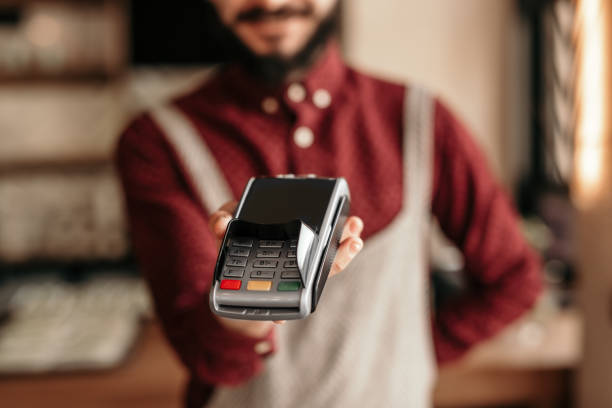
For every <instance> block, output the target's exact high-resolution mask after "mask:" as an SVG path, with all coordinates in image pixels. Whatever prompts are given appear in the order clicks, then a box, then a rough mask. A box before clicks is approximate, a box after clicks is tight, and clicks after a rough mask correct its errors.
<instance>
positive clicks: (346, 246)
mask: <svg viewBox="0 0 612 408" xmlns="http://www.w3.org/2000/svg"><path fill="white" fill-rule="evenodd" d="M361 248H363V241H362V240H361V238H359V237H349V238H347V239H345V240H344V242H342V243H341V244H340V247H339V248H338V253H337V254H336V259H334V264H333V265H332V268H331V271H330V272H329V275H330V276H333V275H336V274H337V273H340V272H342V270H344V268H346V267H347V266H348V264H349V263H350V262H351V261H352V260H353V258H354V257H355V255H357V254H358V253H359V251H361Z"/></svg>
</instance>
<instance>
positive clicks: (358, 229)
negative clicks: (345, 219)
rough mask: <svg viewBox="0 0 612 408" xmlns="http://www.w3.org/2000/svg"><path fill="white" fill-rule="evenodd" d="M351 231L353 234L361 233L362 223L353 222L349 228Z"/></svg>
mask: <svg viewBox="0 0 612 408" xmlns="http://www.w3.org/2000/svg"><path fill="white" fill-rule="evenodd" d="M349 230H350V231H351V233H353V234H359V233H360V232H361V223H360V222H359V221H353V222H351V225H350V226H349Z"/></svg>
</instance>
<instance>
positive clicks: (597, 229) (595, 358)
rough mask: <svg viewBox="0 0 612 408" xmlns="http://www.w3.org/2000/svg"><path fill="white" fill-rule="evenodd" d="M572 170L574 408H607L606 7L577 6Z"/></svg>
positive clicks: (610, 43) (609, 185) (610, 94)
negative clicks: (577, 324) (577, 332)
mask: <svg viewBox="0 0 612 408" xmlns="http://www.w3.org/2000/svg"><path fill="white" fill-rule="evenodd" d="M577 35H578V49H577V50H578V61H579V66H578V82H577V85H578V87H577V93H576V96H577V99H576V102H577V108H578V116H577V118H578V122H577V127H576V145H575V151H576V162H575V172H574V180H573V191H572V198H573V200H574V203H575V205H576V207H577V209H578V237H579V240H578V267H579V270H580V284H579V286H580V300H581V307H582V310H583V312H584V317H585V319H584V323H585V343H584V359H583V362H582V366H581V369H580V372H579V374H580V375H579V379H578V406H580V407H585V408H587V407H610V406H612V387H610V384H612V353H610V347H611V345H612V269H610V265H612V251H611V250H610V245H611V244H612V154H611V152H612V52H611V50H612V2H610V1H608V0H581V1H579V2H578V20H577Z"/></svg>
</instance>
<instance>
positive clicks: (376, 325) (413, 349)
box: [154, 88, 434, 408]
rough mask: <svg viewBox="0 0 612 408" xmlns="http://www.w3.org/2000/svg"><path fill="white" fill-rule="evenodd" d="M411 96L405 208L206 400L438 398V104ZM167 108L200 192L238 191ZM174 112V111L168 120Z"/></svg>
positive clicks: (279, 402)
mask: <svg viewBox="0 0 612 408" xmlns="http://www.w3.org/2000/svg"><path fill="white" fill-rule="evenodd" d="M405 105H406V108H405V111H406V112H405V131H404V143H403V146H404V152H403V157H404V166H403V167H404V173H403V180H404V182H403V185H404V187H403V190H404V192H403V207H402V209H401V211H400V213H399V214H398V215H397V217H396V218H394V220H393V221H392V222H391V224H390V225H388V226H387V227H386V228H385V229H383V230H382V231H380V232H378V233H377V234H375V235H373V236H372V237H370V238H369V239H368V240H367V241H366V242H365V246H364V248H363V250H362V251H361V253H360V254H359V255H358V256H357V257H356V258H355V259H354V260H353V262H352V263H351V264H350V265H349V267H348V268H347V269H346V270H345V271H344V272H343V273H341V274H339V275H337V276H334V277H333V278H331V279H330V280H329V281H328V282H327V285H326V287H325V290H324V293H323V297H322V298H321V301H320V303H319V305H318V307H317V311H316V312H315V313H314V314H312V315H311V316H309V317H308V318H306V319H303V320H298V321H289V322H287V323H286V324H284V325H282V326H278V327H277V328H276V335H277V345H278V351H277V352H276V353H275V354H274V355H273V356H270V357H269V358H267V359H266V362H265V368H264V370H263V371H262V372H261V373H260V374H259V375H257V376H255V377H254V378H252V379H251V380H249V381H247V382H246V383H244V384H242V385H240V386H238V387H217V388H216V389H215V392H214V394H213V397H212V399H211V401H210V402H209V404H207V405H206V407H207V408H210V407H213V408H217V407H231V408H234V407H254V408H259V407H261V408H276V407H278V408H299V407H304V408H319V407H325V408H332V407H338V408H347V407H418V408H420V407H429V406H430V405H431V392H432V385H433V380H434V361H433V353H432V343H431V329H430V320H429V316H430V311H429V296H428V290H429V279H428V272H427V270H428V268H427V259H426V253H427V248H426V243H427V236H426V234H427V233H428V228H429V225H430V202H431V191H430V190H431V179H432V144H433V143H432V141H433V133H432V132H433V103H432V99H431V97H430V96H429V95H428V94H427V93H426V92H424V91H423V90H420V89H419V88H410V90H409V91H408V92H407V95H406V102H405ZM164 109H165V110H166V111H165V112H162V116H160V115H159V113H160V112H157V113H155V112H154V115H155V117H156V119H157V121H158V123H159V122H163V121H164V120H165V122H166V123H160V125H161V127H162V128H163V129H164V131H165V133H167V137H168V139H169V140H170V141H171V143H172V144H173V145H174V148H175V149H176V150H177V152H178V153H179V156H180V157H182V158H183V159H184V160H185V161H186V163H185V166H184V167H185V168H186V169H187V171H188V172H190V173H191V174H190V177H191V178H192V180H194V181H197V180H200V183H194V184H197V185H199V186H203V188H202V189H201V190H200V193H201V194H202V200H201V201H202V203H203V205H204V206H206V207H207V210H208V211H209V212H213V211H215V210H216V209H217V208H218V207H219V206H220V205H221V204H222V203H223V202H224V201H227V200H230V199H232V198H233V197H231V195H229V193H228V192H229V191H230V190H229V188H227V186H226V185H225V181H224V179H223V176H222V174H221V172H220V171H219V169H218V167H216V163H215V162H214V158H213V157H212V156H211V155H210V152H209V151H208V149H207V148H206V147H205V146H202V143H201V142H198V143H199V144H200V146H199V147H197V148H194V147H193V146H192V147H189V143H193V142H194V140H199V141H201V140H202V139H201V138H200V137H198V136H197V133H195V130H194V129H193V128H190V126H189V124H188V122H187V121H184V120H183V121H182V122H183V123H182V125H181V124H179V125H177V123H174V125H171V127H170V126H169V125H168V122H172V120H174V121H175V122H180V120H177V119H176V117H178V116H180V113H177V111H172V112H174V113H168V111H167V110H168V108H164ZM164 115H165V116H166V117H165V119H164ZM172 115H174V116H175V118H174V119H170V120H168V117H169V116H172ZM170 134H173V136H170ZM179 134H182V135H183V136H178V137H177V135H179ZM189 134H191V136H189ZM189 140H191V141H189ZM198 143H196V144H198ZM181 146H182V147H181ZM185 151H189V152H191V153H193V152H194V151H197V152H198V154H199V156H198V159H199V160H197V161H199V162H200V163H201V161H202V157H206V158H207V160H206V161H207V162H208V164H206V165H205V166H204V167H206V169H199V170H198V169H197V167H198V166H200V167H202V165H201V164H200V165H198V164H189V163H187V161H190V160H192V159H193V158H194V155H193V154H191V156H192V157H191V159H190V158H189V157H186V156H185V155H184V154H182V153H181V152H185ZM202 154H205V155H208V156H202ZM211 168H212V170H211ZM211 179H214V182H213V183H210V181H211ZM203 181H205V182H203ZM198 188H200V187H198ZM211 197H212V198H213V200H211ZM380 199H385V198H384V197H381V198H380Z"/></svg>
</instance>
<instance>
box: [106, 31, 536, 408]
mask: <svg viewBox="0 0 612 408" xmlns="http://www.w3.org/2000/svg"><path fill="white" fill-rule="evenodd" d="M297 84H298V86H297V87H296V86H295V85H294V86H293V88H291V89H289V88H290V87H291V84H285V85H283V86H280V87H275V88H269V87H267V86H265V85H263V84H262V83H260V82H259V81H257V80H256V79H254V78H252V77H250V76H249V75H248V74H247V73H245V72H244V71H242V70H241V69H240V68H239V67H238V66H226V67H223V68H221V69H219V70H218V72H216V73H215V74H214V76H213V77H212V78H211V79H209V80H208V81H207V82H206V83H205V84H203V85H202V86H201V87H199V88H198V89H196V90H195V91H193V92H191V93H189V94H188V95H185V96H183V97H180V98H178V99H176V100H175V101H174V102H173V103H175V104H176V105H177V106H178V107H179V108H180V109H181V110H182V111H183V112H184V113H186V114H187V116H188V117H189V118H190V119H191V121H192V122H193V124H194V125H195V127H196V128H197V129H198V131H199V132H200V134H201V136H202V138H204V140H205V142H206V144H207V145H208V147H209V148H210V150H211V151H212V153H213V154H214V155H215V157H216V160H217V162H218V164H219V166H220V168H221V169H222V172H223V173H224V175H225V178H226V180H227V182H228V183H229V185H230V187H231V189H232V192H233V194H234V197H235V198H236V199H238V198H239V197H240V194H241V193H242V190H243V189H244V187H245V184H246V182H247V181H248V179H249V178H250V177H251V176H255V175H276V174H287V173H294V174H306V173H315V174H317V175H321V176H331V177H339V176H342V177H344V178H346V180H347V181H348V183H349V185H350V188H351V196H352V203H351V213H352V214H355V215H358V216H360V217H361V218H362V219H363V220H364V224H365V228H364V231H363V234H362V236H363V238H364V240H365V245H367V242H368V237H370V236H371V235H372V234H374V233H376V232H377V231H380V230H381V229H384V228H385V227H386V226H387V225H389V223H390V222H391V221H392V220H393V218H394V217H395V216H396V215H397V214H398V211H399V210H400V207H401V206H402V182H403V180H402V165H403V164H402V160H403V159H402V148H401V145H402V135H403V128H404V114H403V109H404V103H405V101H404V94H405V86H404V85H401V84H396V83H392V82H388V81H383V80H380V79H376V78H373V77H371V76H368V75H364V74H362V73H360V72H357V71H355V70H354V69H351V68H349V67H347V66H346V65H345V64H344V62H343V61H342V59H341V57H340V54H339V51H338V49H337V46H336V45H335V44H333V43H332V44H331V45H330V46H329V47H328V49H327V51H326V52H325V54H324V55H323V56H322V58H321V59H320V61H319V62H318V63H317V64H316V65H315V66H314V67H313V68H312V69H311V70H310V72H309V73H308V74H307V76H306V77H305V78H304V79H303V80H301V81H299V82H297ZM304 91H305V92H304ZM434 121H435V123H434V135H433V137H434V139H435V140H434V168H433V174H434V183H433V196H432V203H431V210H432V213H433V214H434V215H435V217H436V218H437V219H438V221H439V223H440V225H441V227H442V229H443V231H444V232H445V233H446V235H447V236H448V237H449V238H450V239H451V240H452V241H453V242H454V243H455V244H456V245H457V247H458V248H459V249H460V250H461V251H462V252H463V255H464V257H465V261H466V270H467V278H468V281H469V282H470V283H471V287H472V290H471V291H470V292H469V293H468V294H467V295H466V296H464V297H463V298H461V299H459V300H458V301H456V302H453V304H449V305H447V306H446V307H445V308H443V309H442V310H439V311H437V313H436V316H435V317H434V318H433V319H432V321H433V336H434V338H433V341H434V344H435V351H436V355H437V359H438V362H439V363H444V362H446V361H449V360H452V359H455V358H457V357H459V356H461V355H462V354H463V353H465V351H466V350H468V349H469V348H470V347H471V346H473V345H474V344H476V343H478V342H479V341H482V340H484V339H486V338H488V337H490V336H492V335H493V334H495V333H497V332H498V331H499V330H500V329H501V328H503V327H504V326H506V325H507V324H508V323H509V322H510V321H512V320H513V319H515V318H517V317H518V316H519V315H521V314H522V313H523V312H525V311H526V310H527V309H528V308H529V307H530V306H531V305H532V304H533V302H534V300H535V298H536V296H537V294H538V292H539V290H540V286H541V282H540V276H539V263H538V258H537V257H536V256H535V254H534V252H533V251H532V250H531V249H530V248H529V247H528V246H527V244H526V243H525V240H524V239H523V237H522V236H521V233H520V231H519V229H518V225H517V219H516V214H515V212H514V210H513V209H512V207H511V205H510V203H509V200H508V198H507V196H506V194H505V193H504V192H503V191H502V189H501V188H500V186H499V184H498V183H497V182H496V181H495V180H494V177H493V176H492V174H491V172H490V170H489V168H488V167H487V164H486V160H485V159H484V157H483V155H482V154H481V152H480V151H479V149H478V148H477V146H476V144H475V143H474V141H473V140H472V138H471V137H470V135H469V133H468V131H467V130H466V129H465V127H464V126H462V124H461V123H460V122H459V121H458V120H457V118H456V117H455V116H453V114H452V113H451V112H450V111H449V110H448V108H447V107H446V106H444V105H443V104H442V103H441V102H440V101H439V100H436V104H435V119H434ZM304 128H307V131H306V132H305V133H306V135H305V134H304ZM298 129H301V130H300V131H298V132H297V133H298V134H299V133H300V132H301V134H300V135H299V136H297V137H296V131H297V130H298ZM309 131H310V132H309ZM116 161H117V164H118V169H119V172H120V176H121V179H122V182H123V186H124V190H125V196H126V201H127V209H128V214H129V220H130V227H131V233H132V240H133V246H134V250H135V254H136V256H137V259H138V261H139V264H140V267H141V270H142V272H143V274H144V276H145V277H146V279H147V281H148V283H149V286H150V288H151V291H152V293H153V296H154V299H155V306H156V311H157V313H158V315H159V317H160V320H161V322H162V324H163V327H164V330H165V333H166V335H167V337H168V339H169V341H170V342H171V344H172V346H173V348H174V349H175V350H176V352H177V353H178V355H179V357H180V358H181V360H182V361H183V362H184V364H185V365H186V367H187V368H188V369H189V371H190V373H191V375H192V388H191V392H192V394H191V397H190V398H191V403H193V404H194V405H196V404H200V403H201V402H202V401H203V400H204V399H205V397H206V395H208V394H209V392H210V390H211V389H212V387H213V386H214V385H215V384H237V383H240V382H243V381H245V380H247V379H249V378H250V377H252V376H254V375H255V374H256V373H257V372H258V371H259V370H260V369H261V368H262V360H263V359H264V358H265V355H260V354H258V353H257V352H255V350H254V349H255V345H256V344H258V343H259V342H261V341H268V342H269V343H270V345H271V346H272V350H273V351H272V352H274V330H272V331H271V332H270V333H269V335H268V336H267V337H266V338H265V339H252V338H247V337H244V336H242V335H239V334H236V333H233V332H230V331H228V330H227V329H225V328H223V327H222V326H221V325H220V324H219V323H218V322H217V321H216V320H215V318H214V317H213V316H212V314H211V312H210V310H209V306H208V290H209V288H210V285H211V282H212V273H213V269H214V263H215V260H216V255H217V251H216V248H215V242H214V237H213V235H212V233H211V232H210V231H209V229H208V217H209V214H207V213H206V211H205V210H204V208H203V206H202V205H201V203H200V202H199V201H198V198H197V196H196V194H195V191H194V189H193V188H192V186H191V183H190V181H189V180H188V179H187V177H185V173H184V171H183V169H182V165H181V163H180V161H179V159H178V157H177V155H176V154H175V152H174V151H173V150H172V148H171V147H170V145H169V144H168V143H167V142H166V140H165V139H164V135H163V134H162V133H161V131H160V129H159V128H158V127H157V126H156V124H155V123H154V122H153V121H152V119H151V118H150V117H149V116H148V115H147V114H144V115H142V116H140V117H138V118H136V119H135V120H134V122H133V123H132V124H131V125H130V126H129V127H128V128H127V130H126V131H125V133H124V134H123V135H122V137H121V139H120V142H119V145H118V149H117V152H116ZM397 273H410V271H397ZM398 324H401V322H398Z"/></svg>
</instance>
